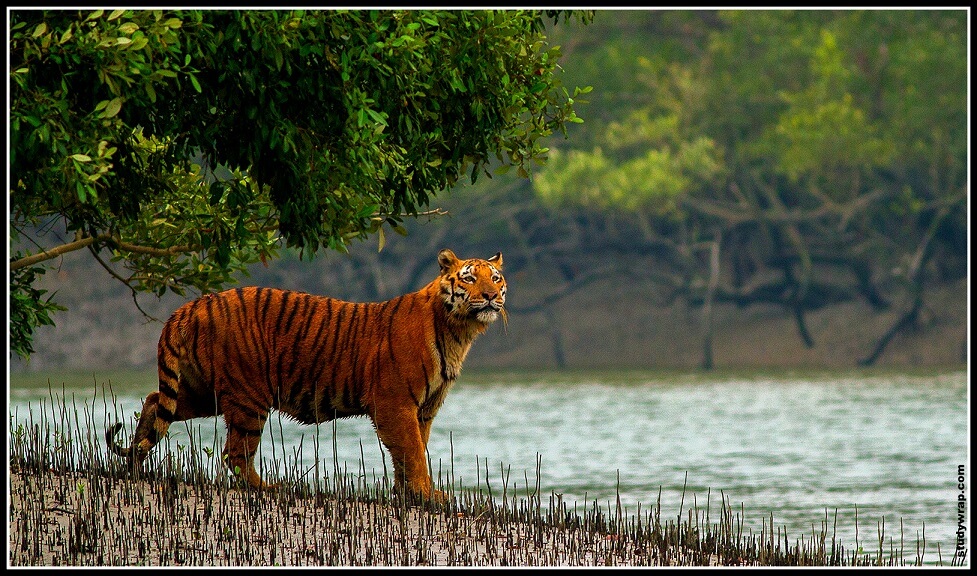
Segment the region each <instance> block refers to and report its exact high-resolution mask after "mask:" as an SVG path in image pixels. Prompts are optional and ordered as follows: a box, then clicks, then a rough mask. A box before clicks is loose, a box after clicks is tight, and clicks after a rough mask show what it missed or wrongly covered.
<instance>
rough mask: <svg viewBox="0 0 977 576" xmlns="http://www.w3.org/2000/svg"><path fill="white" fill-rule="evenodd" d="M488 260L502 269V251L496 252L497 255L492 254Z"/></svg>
mask: <svg viewBox="0 0 977 576" xmlns="http://www.w3.org/2000/svg"><path fill="white" fill-rule="evenodd" d="M486 262H491V263H492V264H494V265H495V267H496V268H498V269H500V270H501V269H502V252H496V254H495V256H492V257H491V258H489V259H488V260H486Z"/></svg>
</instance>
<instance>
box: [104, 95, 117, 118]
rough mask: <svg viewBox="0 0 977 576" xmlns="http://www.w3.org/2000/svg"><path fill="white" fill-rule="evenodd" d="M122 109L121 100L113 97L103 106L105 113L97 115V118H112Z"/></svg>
mask: <svg viewBox="0 0 977 576" xmlns="http://www.w3.org/2000/svg"><path fill="white" fill-rule="evenodd" d="M121 109H122V98H121V97H115V98H113V99H111V100H110V101H109V103H108V104H106V105H105V111H104V112H102V113H101V114H100V115H99V118H113V117H115V115H116V114H118V113H119V110H121Z"/></svg>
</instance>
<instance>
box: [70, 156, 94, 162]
mask: <svg viewBox="0 0 977 576" xmlns="http://www.w3.org/2000/svg"><path fill="white" fill-rule="evenodd" d="M69 158H71V159H73V160H75V161H77V162H91V161H92V158H91V156H88V155H85V154H72V155H71V156H69Z"/></svg>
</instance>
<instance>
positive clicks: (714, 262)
mask: <svg viewBox="0 0 977 576" xmlns="http://www.w3.org/2000/svg"><path fill="white" fill-rule="evenodd" d="M720 239H721V234H720V233H719V232H717V233H716V239H715V240H714V241H713V242H712V243H711V244H710V245H709V283H708V284H707V285H706V297H705V299H704V301H703V303H702V369H703V370H712V369H713V365H714V363H713V354H712V337H713V325H712V302H713V300H714V299H715V297H716V287H717V286H718V285H719V244H720Z"/></svg>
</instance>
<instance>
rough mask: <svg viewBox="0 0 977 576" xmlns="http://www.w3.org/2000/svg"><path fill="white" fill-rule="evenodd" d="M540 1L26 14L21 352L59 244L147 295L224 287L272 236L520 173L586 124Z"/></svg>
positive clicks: (271, 246) (309, 247) (334, 237)
mask: <svg viewBox="0 0 977 576" xmlns="http://www.w3.org/2000/svg"><path fill="white" fill-rule="evenodd" d="M547 16H549V17H551V18H555V19H559V18H560V14H559V13H546V14H544V13H541V12H539V11H432V10H416V11H376V10H371V11H301V10H300V11H218V10H214V11H176V12H163V11H160V10H145V11H141V10H115V11H102V10H96V11H92V12H74V11H50V10H45V11H41V10H17V11H12V12H11V13H10V22H9V25H10V33H11V34H10V62H11V75H10V89H11V104H10V143H11V147H10V176H11V191H10V203H11V211H10V228H11V251H12V255H11V276H12V277H11V315H12V318H11V320H12V327H11V340H12V349H13V350H14V351H17V352H18V353H19V354H21V355H22V356H25V357H27V356H29V354H30V352H31V350H32V349H31V345H30V342H31V335H32V333H33V329H34V327H35V326H37V325H41V324H45V323H50V322H51V318H50V314H51V313H52V312H54V311H56V310H57V309H59V307H58V306H57V305H56V304H55V303H54V302H52V301H51V300H50V299H47V300H42V294H43V293H42V291H39V290H38V289H37V288H36V287H35V283H36V280H37V278H38V277H39V276H40V275H41V274H43V273H44V271H45V270H46V267H45V262H49V260H50V259H51V258H53V257H56V256H59V255H60V254H63V253H65V252H68V251H71V250H75V249H80V248H87V249H88V250H90V251H91V254H92V255H93V256H94V257H95V258H96V259H98V260H99V262H102V263H103V265H105V266H106V268H107V269H109V270H110V272H111V273H112V274H113V275H115V276H116V277H117V278H119V279H120V280H122V281H124V282H126V283H127V284H128V285H129V286H131V287H132V288H133V290H134V291H152V292H156V293H159V294H162V293H163V292H165V291H166V290H167V289H169V290H172V291H175V292H178V293H183V291H184V290H185V289H186V288H193V289H197V290H202V291H207V290H213V289H216V288H217V287H219V286H221V285H222V284H224V283H225V282H227V281H228V280H229V279H230V278H231V275H232V274H234V273H235V272H237V271H241V270H243V269H245V267H246V266H247V265H248V264H250V263H253V262H255V261H258V260H265V259H266V258H269V257H272V256H274V255H275V254H276V250H277V248H278V246H279V245H280V239H281V240H283V241H284V243H285V244H286V245H288V246H293V247H297V248H299V249H300V250H301V251H302V252H303V253H306V254H313V253H315V252H316V251H317V250H318V249H320V248H329V249H335V250H344V249H345V247H346V245H347V243H348V242H349V241H350V240H352V239H356V238H364V237H366V236H367V235H369V234H372V233H379V234H381V242H382V233H383V228H382V226H383V225H385V224H386V225H388V226H392V227H393V228H394V229H396V230H398V231H400V230H402V227H401V222H402V219H403V218H404V217H406V216H416V215H417V214H418V213H421V212H423V211H424V210H425V208H427V207H428V206H429V202H430V200H431V198H432V197H434V195H435V194H437V193H438V192H440V191H442V190H445V189H446V188H449V187H451V186H452V185H453V184H454V183H455V182H457V181H458V180H459V179H460V178H463V177H466V176H469V177H470V178H471V179H472V180H474V179H476V178H477V176H478V174H479V172H480V171H485V170H487V167H488V166H489V165H490V164H499V165H502V166H514V167H516V168H517V170H518V171H519V172H520V174H523V175H526V174H527V172H526V170H527V166H528V164H529V163H530V162H532V161H534V160H539V159H540V157H541V156H542V155H543V154H544V153H545V152H546V148H545V147H544V145H543V139H544V138H546V137H547V136H550V135H551V134H552V133H554V132H556V131H561V130H563V129H564V125H565V124H566V123H568V122H579V121H580V119H579V118H578V117H577V116H576V114H575V113H574V110H573V97H574V96H576V94H572V95H571V94H570V93H569V92H568V90H567V89H566V88H564V87H563V85H562V84H561V82H560V79H559V77H558V75H557V71H558V70H559V67H558V60H559V58H560V50H559V48H558V47H555V46H551V45H549V44H548V42H547V38H546V35H545V29H544V21H545V18H546V17H547ZM578 16H579V17H580V18H581V19H582V20H584V21H585V22H586V21H587V16H586V14H583V15H578ZM564 17H566V15H564ZM55 225H61V226H63V228H64V229H65V230H66V231H67V232H68V233H69V234H73V235H74V238H73V239H70V241H69V239H63V240H62V241H60V242H52V241H51V240H48V239H47V238H44V237H43V236H44V231H46V230H47V229H49V228H50V227H52V226H55ZM54 243H58V244H59V245H57V246H55V245H52V244H54ZM106 259H111V260H114V261H117V262H119V264H120V265H121V266H122V268H124V269H125V270H126V272H124V273H119V272H118V271H117V268H118V266H110V265H109V264H108V262H106V261H105V260H106Z"/></svg>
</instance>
